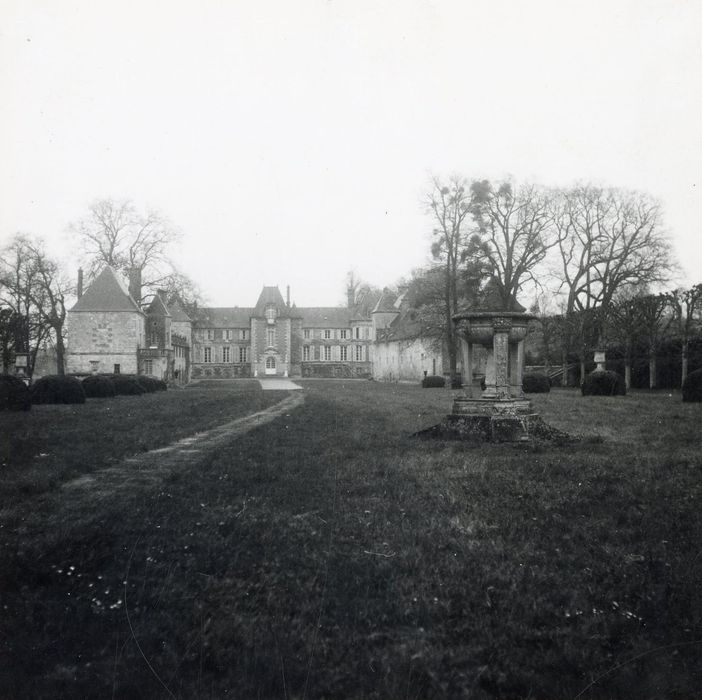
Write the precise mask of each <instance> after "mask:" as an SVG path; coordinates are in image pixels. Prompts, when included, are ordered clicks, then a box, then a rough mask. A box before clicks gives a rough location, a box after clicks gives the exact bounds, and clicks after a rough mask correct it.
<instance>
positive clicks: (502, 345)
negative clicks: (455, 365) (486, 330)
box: [486, 319, 511, 399]
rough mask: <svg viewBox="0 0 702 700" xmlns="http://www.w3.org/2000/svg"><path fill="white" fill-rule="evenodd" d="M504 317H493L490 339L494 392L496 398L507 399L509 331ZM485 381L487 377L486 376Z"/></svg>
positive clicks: (508, 325)
mask: <svg viewBox="0 0 702 700" xmlns="http://www.w3.org/2000/svg"><path fill="white" fill-rule="evenodd" d="M510 325H511V324H510V323H509V321H507V320H506V319H495V325H494V330H495V335H494V337H493V341H492V347H493V365H494V368H495V394H496V398H497V399H508V398H509V396H510V393H509V390H510V387H509V331H510ZM486 382H487V378H486Z"/></svg>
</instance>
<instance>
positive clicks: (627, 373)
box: [624, 346, 631, 391]
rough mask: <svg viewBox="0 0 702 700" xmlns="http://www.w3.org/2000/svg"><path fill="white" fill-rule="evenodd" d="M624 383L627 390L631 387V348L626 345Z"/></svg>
mask: <svg viewBox="0 0 702 700" xmlns="http://www.w3.org/2000/svg"><path fill="white" fill-rule="evenodd" d="M624 385H625V386H626V390H627V391H629V389H631V348H629V347H628V346H627V348H626V353H625V354H624Z"/></svg>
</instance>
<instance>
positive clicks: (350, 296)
mask: <svg viewBox="0 0 702 700" xmlns="http://www.w3.org/2000/svg"><path fill="white" fill-rule="evenodd" d="M355 296H356V295H355V294H354V291H353V285H352V284H350V285H349V286H348V287H347V288H346V305H347V306H348V307H349V309H353V307H354V305H355V303H356V299H355Z"/></svg>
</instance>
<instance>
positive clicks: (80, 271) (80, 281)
mask: <svg viewBox="0 0 702 700" xmlns="http://www.w3.org/2000/svg"><path fill="white" fill-rule="evenodd" d="M76 296H77V297H78V298H79V299H80V298H81V297H82V296H83V268H82V267H79V268H78V286H77V287H76Z"/></svg>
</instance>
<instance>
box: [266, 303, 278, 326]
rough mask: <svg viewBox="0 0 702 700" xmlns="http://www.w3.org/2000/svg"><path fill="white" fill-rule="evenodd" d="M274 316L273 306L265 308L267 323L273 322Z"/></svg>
mask: <svg viewBox="0 0 702 700" xmlns="http://www.w3.org/2000/svg"><path fill="white" fill-rule="evenodd" d="M275 317H276V313H275V307H274V306H269V307H268V308H267V309H266V320H267V321H268V323H275Z"/></svg>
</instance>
